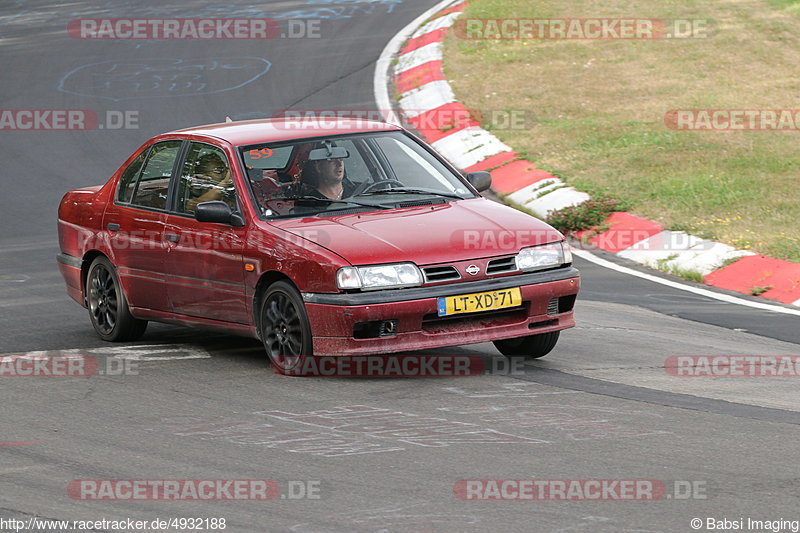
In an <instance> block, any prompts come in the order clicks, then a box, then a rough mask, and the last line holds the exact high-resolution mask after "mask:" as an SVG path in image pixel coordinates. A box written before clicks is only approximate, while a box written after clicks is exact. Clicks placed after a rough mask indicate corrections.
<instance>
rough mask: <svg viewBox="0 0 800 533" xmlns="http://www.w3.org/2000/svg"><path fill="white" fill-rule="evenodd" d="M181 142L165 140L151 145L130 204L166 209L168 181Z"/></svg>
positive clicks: (170, 177)
mask: <svg viewBox="0 0 800 533" xmlns="http://www.w3.org/2000/svg"><path fill="white" fill-rule="evenodd" d="M181 144H182V141H165V142H160V143H156V144H154V145H153V147H152V148H151V149H150V153H149V154H148V156H147V161H146V162H145V164H144V168H143V169H142V172H141V175H140V176H139V180H138V181H137V182H136V186H135V187H134V191H133V198H132V199H131V204H132V205H136V206H141V207H148V208H151V209H166V207H167V196H168V193H169V182H170V180H171V179H172V169H173V167H174V166H175V159H176V158H177V157H178V153H179V152H180V150H181Z"/></svg>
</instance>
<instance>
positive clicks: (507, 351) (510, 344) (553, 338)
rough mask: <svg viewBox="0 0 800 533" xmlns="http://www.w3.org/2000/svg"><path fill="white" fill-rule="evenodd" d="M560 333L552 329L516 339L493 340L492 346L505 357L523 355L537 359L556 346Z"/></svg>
mask: <svg viewBox="0 0 800 533" xmlns="http://www.w3.org/2000/svg"><path fill="white" fill-rule="evenodd" d="M560 333H561V332H560V331H552V332H550V333H540V334H538V335H528V336H527V337H518V338H516V339H505V340H501V341H494V346H495V348H497V349H498V350H499V351H500V353H501V354H503V355H505V356H507V357H512V356H525V357H527V358H529V359H539V358H540V357H544V356H545V355H547V354H549V353H550V351H551V350H552V349H553V348H555V347H556V343H557V342H558V336H559V334H560Z"/></svg>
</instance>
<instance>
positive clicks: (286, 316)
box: [259, 281, 313, 375]
mask: <svg viewBox="0 0 800 533" xmlns="http://www.w3.org/2000/svg"><path fill="white" fill-rule="evenodd" d="M259 316H260V322H261V324H260V328H261V331H260V333H261V340H262V341H263V342H264V348H265V349H266V351H267V356H269V360H270V362H271V363H272V367H273V368H274V369H275V370H276V371H277V372H279V373H281V374H291V375H300V374H301V369H302V367H303V361H304V359H305V357H308V356H311V355H312V353H313V350H312V343H311V325H310V323H309V321H308V315H307V314H306V307H305V305H304V304H303V299H302V298H301V297H300V293H299V292H298V291H297V289H295V288H294V287H293V286H292V285H291V284H290V283H288V282H286V281H277V282H275V283H273V284H272V285H270V287H269V289H267V292H266V293H265V294H264V297H263V298H262V299H261V312H260V315H259Z"/></svg>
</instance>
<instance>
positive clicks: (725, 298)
mask: <svg viewBox="0 0 800 533" xmlns="http://www.w3.org/2000/svg"><path fill="white" fill-rule="evenodd" d="M572 253H573V255H577V256H578V257H581V258H583V259H586V260H587V261H589V262H591V263H594V264H596V265H599V266H602V267H605V268H609V269H611V270H615V271H617V272H620V273H622V274H629V275H631V276H636V277H637V278H642V279H646V280H648V281H652V282H654V283H659V284H661V285H666V286H667V287H672V288H673V289H678V290H681V291H686V292H691V293H693V294H699V295H700V296H705V297H707V298H712V299H714V300H719V301H721V302H727V303H731V304H737V305H743V306H745V307H752V308H755V309H761V310H764V311H771V312H774V313H783V314H786V315H794V316H800V309H787V308H785V307H779V306H777V305H771V304H764V303H760V302H751V301H749V300H745V299H743V298H737V297H736V296H731V295H728V294H721V293H717V292H714V291H710V290H706V289H701V288H700V287H691V286H689V285H684V284H682V283H678V282H675V281H672V280H668V279H664V278H659V277H658V276H653V275H651V274H646V273H644V272H639V271H638V270H634V269H632V268H628V267H624V266H621V265H617V264H615V263H612V262H611V261H607V260H605V259H602V258H600V257H597V256H596V255H594V254H593V253H591V252H587V251H586V250H577V249H575V248H573V249H572Z"/></svg>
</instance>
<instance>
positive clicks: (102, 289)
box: [86, 256, 147, 342]
mask: <svg viewBox="0 0 800 533" xmlns="http://www.w3.org/2000/svg"><path fill="white" fill-rule="evenodd" d="M86 303H87V307H88V309H89V319H90V320H91V321H92V327H94V330H95V331H96V332H97V334H98V335H99V336H100V338H101V339H103V340H104V341H111V342H124V341H134V340H136V339H138V338H139V337H141V336H142V335H144V331H145V329H147V320H139V319H138V318H134V317H133V315H131V311H130V309H129V308H128V301H127V299H126V298H125V293H123V292H122V286H121V285H120V283H119V277H117V271H116V269H115V268H114V265H112V264H111V261H109V260H108V259H107V258H106V257H103V256H100V257H98V258H97V259H95V260H94V261H92V264H91V266H90V267H89V274H88V275H87V276H86Z"/></svg>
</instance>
